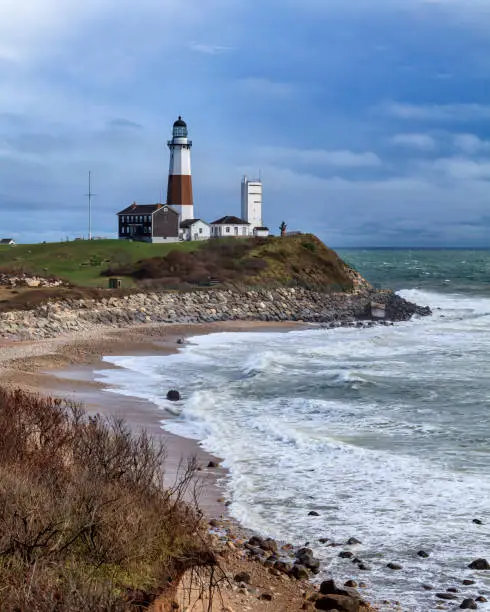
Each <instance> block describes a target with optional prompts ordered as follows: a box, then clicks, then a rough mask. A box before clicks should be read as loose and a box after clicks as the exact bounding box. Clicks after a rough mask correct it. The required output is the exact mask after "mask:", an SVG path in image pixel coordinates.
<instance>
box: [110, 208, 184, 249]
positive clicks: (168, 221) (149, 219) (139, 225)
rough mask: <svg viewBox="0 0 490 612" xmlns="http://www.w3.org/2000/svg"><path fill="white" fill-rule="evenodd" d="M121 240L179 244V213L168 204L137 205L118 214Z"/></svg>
mask: <svg viewBox="0 0 490 612" xmlns="http://www.w3.org/2000/svg"><path fill="white" fill-rule="evenodd" d="M117 217H118V220H119V239H120V240H139V241H143V242H178V240H179V213H178V212H177V211H176V210H175V209H174V208H172V207H171V206H168V204H136V202H134V203H133V204H131V206H128V207H127V208H125V209H124V210H121V212H118V213H117Z"/></svg>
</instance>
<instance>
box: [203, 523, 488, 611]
mask: <svg viewBox="0 0 490 612" xmlns="http://www.w3.org/2000/svg"><path fill="white" fill-rule="evenodd" d="M209 525H210V533H211V537H212V539H213V545H214V547H215V548H216V550H218V551H220V552H221V553H222V554H223V553H224V552H225V553H226V552H229V551H234V552H235V554H237V555H238V556H239V557H241V558H242V559H244V560H248V561H249V562H250V563H251V564H259V565H260V566H262V567H263V568H264V569H266V570H267V571H268V572H269V573H270V574H271V575H272V576H277V577H279V578H280V579H282V580H292V581H293V582H300V583H301V582H303V583H304V584H305V587H306V585H307V584H308V588H305V590H304V593H303V596H304V603H303V605H302V607H301V609H302V610H334V611H335V610H337V612H362V611H363V610H364V611H365V612H368V611H371V610H372V611H373V612H374V608H372V607H371V605H370V604H368V603H367V602H366V601H365V599H364V598H363V596H362V594H361V592H362V590H363V589H366V588H368V584H367V582H365V581H363V580H353V579H350V580H347V581H345V583H344V584H343V585H341V586H340V585H339V584H338V583H336V582H335V580H334V579H333V577H332V576H329V577H324V579H323V580H322V581H321V582H320V581H318V580H317V581H316V582H313V583H312V582H311V579H312V578H314V576H315V575H317V574H319V573H320V571H321V564H320V560H319V559H317V558H316V557H315V555H314V550H313V548H312V547H314V543H309V542H307V543H306V544H305V545H304V546H302V547H294V546H293V545H292V544H289V543H285V544H284V543H278V542H277V541H276V540H274V539H272V538H262V537H260V536H258V535H254V534H251V533H250V532H248V531H245V530H243V528H241V527H240V526H239V525H236V524H235V525H233V526H230V523H229V519H225V520H221V521H219V520H211V521H210V522H209ZM320 542H321V543H323V544H325V543H326V542H328V544H327V545H328V546H331V547H333V548H340V550H341V552H340V553H338V556H339V557H341V558H343V559H345V560H346V561H349V562H352V563H354V564H356V565H357V566H358V567H359V569H363V570H365V571H366V576H369V570H370V569H371V568H370V567H369V566H368V565H367V564H366V563H364V562H363V561H362V560H361V559H360V558H359V556H358V555H359V548H360V546H362V542H360V541H359V540H358V539H357V538H355V537H352V538H349V539H348V540H347V541H346V542H334V541H333V540H332V541H330V540H329V539H328V538H324V539H322V540H321V541H320ZM356 551H357V552H356ZM417 556H418V557H421V558H429V556H430V555H429V554H428V553H426V552H425V551H422V550H421V551H419V552H418V553H417ZM361 566H362V567H361ZM386 568H387V570H388V571H391V572H394V571H400V570H403V567H402V566H401V565H398V564H396V563H388V564H387V565H386ZM467 569H470V570H477V571H485V570H490V563H489V562H488V561H487V560H486V559H476V560H475V561H473V562H471V563H470V564H469V565H468V566H467ZM251 575H253V574H252V573H249V572H246V571H245V572H240V573H237V574H235V575H231V576H227V578H228V580H229V583H230V588H232V589H234V590H236V591H238V592H239V593H240V594H242V595H243V596H245V597H248V598H249V599H257V598H258V599H260V600H267V601H271V600H272V599H273V597H274V593H270V592H269V593H263V592H260V589H257V588H256V587H255V586H254V581H253V579H252V578H251ZM474 585H475V586H474ZM421 589H423V590H425V591H428V592H429V593H430V596H432V597H433V603H432V604H430V603H428V606H431V609H432V607H435V608H436V609H441V610H448V609H456V608H457V609H462V610H477V609H478V608H479V605H478V604H482V603H483V604H484V603H487V602H488V594H487V593H486V592H485V593H483V592H482V591H481V590H480V589H477V587H476V581H475V580H473V579H468V578H465V579H461V580H460V581H459V585H458V586H454V585H452V586H450V587H448V588H447V589H446V591H437V590H436V589H434V587H433V586H431V585H428V584H421ZM472 591H473V592H472ZM429 593H428V594H429ZM379 605H380V606H381V609H383V610H401V609H403V603H401V602H399V601H394V600H392V601H388V600H383V601H380V602H379ZM447 605H450V606H451V605H456V608H454V607H451V608H448V607H447Z"/></svg>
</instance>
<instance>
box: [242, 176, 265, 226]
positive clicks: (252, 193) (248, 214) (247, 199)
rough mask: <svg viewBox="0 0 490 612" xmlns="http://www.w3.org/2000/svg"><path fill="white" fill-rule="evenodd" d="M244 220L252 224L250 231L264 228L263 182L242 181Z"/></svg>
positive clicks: (247, 179)
mask: <svg viewBox="0 0 490 612" xmlns="http://www.w3.org/2000/svg"><path fill="white" fill-rule="evenodd" d="M242 219H244V220H245V221H248V223H250V230H251V231H252V232H253V230H254V229H255V228H256V227H262V181H261V180H260V179H258V180H257V179H255V180H250V179H249V178H247V177H246V176H244V177H243V180H242Z"/></svg>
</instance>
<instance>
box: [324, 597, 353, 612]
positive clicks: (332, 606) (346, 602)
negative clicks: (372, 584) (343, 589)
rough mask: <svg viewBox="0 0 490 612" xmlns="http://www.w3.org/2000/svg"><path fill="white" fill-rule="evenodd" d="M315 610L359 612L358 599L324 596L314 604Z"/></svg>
mask: <svg viewBox="0 0 490 612" xmlns="http://www.w3.org/2000/svg"><path fill="white" fill-rule="evenodd" d="M315 608H316V609H317V610H338V612H359V609H360V603H359V600H358V599H355V598H353V597H346V596H345V595H325V596H323V597H320V598H319V599H317V601H316V602H315Z"/></svg>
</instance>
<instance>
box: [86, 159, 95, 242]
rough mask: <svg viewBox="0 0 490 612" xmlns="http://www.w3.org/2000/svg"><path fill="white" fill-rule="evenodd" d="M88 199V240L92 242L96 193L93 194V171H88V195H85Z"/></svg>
mask: <svg viewBox="0 0 490 612" xmlns="http://www.w3.org/2000/svg"><path fill="white" fill-rule="evenodd" d="M85 195H86V196H87V198H88V239H89V240H92V198H93V197H94V195H96V194H95V193H93V192H92V171H91V170H89V171H88V193H87V194H85Z"/></svg>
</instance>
